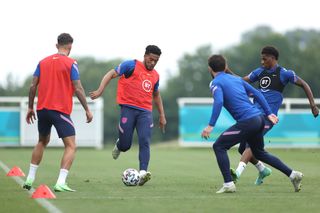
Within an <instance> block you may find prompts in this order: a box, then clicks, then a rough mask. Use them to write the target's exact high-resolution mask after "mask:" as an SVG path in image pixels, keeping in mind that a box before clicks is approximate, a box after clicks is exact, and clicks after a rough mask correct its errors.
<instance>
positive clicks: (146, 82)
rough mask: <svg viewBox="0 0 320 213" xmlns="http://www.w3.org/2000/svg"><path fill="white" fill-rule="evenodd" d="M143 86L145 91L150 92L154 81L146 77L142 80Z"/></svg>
mask: <svg viewBox="0 0 320 213" xmlns="http://www.w3.org/2000/svg"><path fill="white" fill-rule="evenodd" d="M142 88H143V90H144V91H146V92H150V91H151V89H152V83H151V81H150V80H148V79H146V80H144V81H142Z"/></svg>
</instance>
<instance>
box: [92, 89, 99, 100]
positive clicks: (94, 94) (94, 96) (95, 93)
mask: <svg viewBox="0 0 320 213" xmlns="http://www.w3.org/2000/svg"><path fill="white" fill-rule="evenodd" d="M89 95H90V98H91V99H92V100H94V99H97V98H99V97H100V96H101V92H100V91H99V90H95V91H93V92H89Z"/></svg>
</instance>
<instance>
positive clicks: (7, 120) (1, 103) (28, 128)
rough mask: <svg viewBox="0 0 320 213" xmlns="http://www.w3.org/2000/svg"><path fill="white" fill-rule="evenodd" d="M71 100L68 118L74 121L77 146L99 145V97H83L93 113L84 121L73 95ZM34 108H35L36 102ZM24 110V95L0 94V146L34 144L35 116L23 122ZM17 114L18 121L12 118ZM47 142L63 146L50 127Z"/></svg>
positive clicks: (25, 99) (101, 108) (15, 117)
mask: <svg viewBox="0 0 320 213" xmlns="http://www.w3.org/2000/svg"><path fill="white" fill-rule="evenodd" d="M73 101H74V105H73V112H72V114H71V119H72V121H73V122H74V124H75V129H76V143H77V146H78V147H95V148H98V149H100V148H102V147H103V100H102V99H101V98H100V99H97V100H95V101H92V100H91V99H89V98H87V102H88V106H89V108H90V110H91V111H92V113H93V120H92V122H91V123H86V115H85V111H84V110H83V108H82V106H81V104H80V102H79V101H78V99H77V98H74V99H73ZM36 102H37V99H35V104H36ZM34 108H35V109H36V106H35V107H34ZM27 110H28V98H27V97H0V113H1V114H0V119H1V120H2V121H1V122H2V125H1V128H0V139H1V140H0V146H34V145H35V144H36V143H37V140H38V128H37V120H36V121H35V123H34V124H31V125H29V124H27V122H26V120H25V118H26V113H27ZM12 113H15V115H16V116H12ZM1 116H2V117H1ZM17 117H19V118H18V119H19V121H15V119H17ZM12 123H14V125H12ZM18 125H19V126H18ZM10 131H11V132H14V133H12V134H9V133H8V132H10ZM6 132H7V133H8V134H7V133H6ZM1 134H2V135H1ZM6 134H7V135H6ZM15 139H17V140H19V142H12V141H15ZM48 146H51V147H60V146H63V143H62V141H61V139H59V137H58V135H57V132H56V130H55V128H54V127H53V128H52V130H51V140H50V143H49V145H48Z"/></svg>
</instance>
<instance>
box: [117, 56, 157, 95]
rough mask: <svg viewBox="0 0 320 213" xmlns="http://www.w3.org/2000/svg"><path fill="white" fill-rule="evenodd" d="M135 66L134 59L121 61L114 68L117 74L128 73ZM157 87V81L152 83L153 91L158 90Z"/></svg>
mask: <svg viewBox="0 0 320 213" xmlns="http://www.w3.org/2000/svg"><path fill="white" fill-rule="evenodd" d="M135 67H136V60H127V61H123V62H122V63H121V64H119V66H116V67H115V68H114V70H115V71H116V72H117V73H118V75H119V76H121V75H126V74H127V75H129V74H130V73H132V72H133V70H134V68H135ZM158 88H159V81H157V83H156V84H155V85H154V92H156V91H158Z"/></svg>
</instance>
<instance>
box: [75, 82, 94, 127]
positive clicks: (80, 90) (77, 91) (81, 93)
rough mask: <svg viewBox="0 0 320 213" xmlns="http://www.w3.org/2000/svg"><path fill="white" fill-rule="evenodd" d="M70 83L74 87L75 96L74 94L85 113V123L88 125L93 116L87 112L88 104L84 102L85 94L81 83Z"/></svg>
mask: <svg viewBox="0 0 320 213" xmlns="http://www.w3.org/2000/svg"><path fill="white" fill-rule="evenodd" d="M72 83H73V86H74V90H75V94H76V96H77V98H78V99H79V101H80V103H81V105H82V107H83V108H84V110H85V111H86V117H87V123H90V122H91V121H92V118H93V115H92V113H91V111H90V110H89V107H88V103H87V100H86V94H85V92H84V89H83V87H82V84H81V81H80V80H74V81H72Z"/></svg>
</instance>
